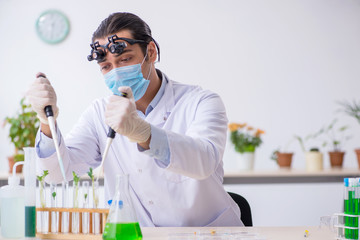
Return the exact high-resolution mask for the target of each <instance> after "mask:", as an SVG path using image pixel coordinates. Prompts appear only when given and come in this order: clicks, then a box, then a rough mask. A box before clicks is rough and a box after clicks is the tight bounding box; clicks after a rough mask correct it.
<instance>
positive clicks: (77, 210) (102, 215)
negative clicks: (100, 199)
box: [36, 208, 109, 240]
mask: <svg viewBox="0 0 360 240" xmlns="http://www.w3.org/2000/svg"><path fill="white" fill-rule="evenodd" d="M36 212H48V213H49V214H48V224H49V226H48V227H49V230H48V233H39V232H37V233H36V237H38V238H41V239H85V238H86V239H94V240H97V239H99V240H100V239H102V233H103V231H104V228H105V224H106V219H107V216H108V214H109V209H99V208H36ZM54 212H55V213H59V219H58V221H59V225H58V232H57V233H52V232H51V215H52V213H54ZM63 213H69V226H68V227H69V228H68V229H69V233H62V232H61V222H62V215H63ZM73 213H79V233H71V232H72V231H71V229H72V214H73ZM82 213H89V233H86V234H85V233H83V229H82ZM94 213H99V215H100V216H99V217H100V233H99V234H95V233H94V230H93V228H92V219H93V214H94Z"/></svg>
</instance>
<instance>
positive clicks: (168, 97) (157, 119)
mask: <svg viewBox="0 0 360 240" xmlns="http://www.w3.org/2000/svg"><path fill="white" fill-rule="evenodd" d="M163 81H167V84H166V86H165V91H164V95H163V96H162V97H161V99H160V101H159V103H158V104H157V105H156V106H155V108H154V109H153V110H152V111H151V112H150V113H149V114H148V115H147V116H146V118H145V120H146V121H147V122H148V123H150V124H152V125H154V126H156V127H160V128H161V127H163V126H164V123H165V122H166V120H167V118H168V116H169V115H170V113H171V110H172V109H173V107H174V105H175V100H174V89H173V85H172V81H170V80H169V79H168V77H167V76H166V75H165V74H163Z"/></svg>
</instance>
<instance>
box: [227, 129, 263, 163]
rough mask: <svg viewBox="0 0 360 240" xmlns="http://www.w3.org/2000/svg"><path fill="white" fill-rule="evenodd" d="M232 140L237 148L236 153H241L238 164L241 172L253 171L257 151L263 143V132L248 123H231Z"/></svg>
mask: <svg viewBox="0 0 360 240" xmlns="http://www.w3.org/2000/svg"><path fill="white" fill-rule="evenodd" d="M229 130H230V140H231V142H232V144H233V145H234V147H235V151H236V152H238V153H239V155H238V157H239V160H238V162H237V165H238V168H239V170H253V169H254V159H255V150H256V148H257V147H259V146H260V145H261V143H262V140H261V135H262V134H264V133H265V132H264V131H263V130H260V129H257V130H255V129H254V128H253V127H251V126H247V125H246V123H244V124H239V123H230V124H229Z"/></svg>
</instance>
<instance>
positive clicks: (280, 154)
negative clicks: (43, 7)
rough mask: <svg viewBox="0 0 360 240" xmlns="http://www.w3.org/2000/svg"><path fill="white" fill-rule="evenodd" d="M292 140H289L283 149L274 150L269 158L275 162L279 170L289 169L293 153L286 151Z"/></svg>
mask: <svg viewBox="0 0 360 240" xmlns="http://www.w3.org/2000/svg"><path fill="white" fill-rule="evenodd" d="M293 140H294V139H291V140H290V141H289V142H288V143H287V144H286V145H285V147H284V149H280V148H278V149H276V150H275V151H274V152H273V153H272V155H271V157H270V158H271V159H272V160H274V161H276V163H277V164H278V165H279V167H280V168H281V169H289V168H290V167H291V162H292V157H293V155H294V153H292V152H289V151H288V150H287V149H288V147H289V145H290V144H291V142H292V141H293Z"/></svg>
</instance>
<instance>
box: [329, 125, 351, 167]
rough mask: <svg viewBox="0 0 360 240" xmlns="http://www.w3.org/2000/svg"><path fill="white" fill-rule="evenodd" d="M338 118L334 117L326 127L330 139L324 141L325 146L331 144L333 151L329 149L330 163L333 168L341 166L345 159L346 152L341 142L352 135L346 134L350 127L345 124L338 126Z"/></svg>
mask: <svg viewBox="0 0 360 240" xmlns="http://www.w3.org/2000/svg"><path fill="white" fill-rule="evenodd" d="M337 122H338V120H337V119H334V120H333V121H332V122H331V124H330V125H329V126H327V127H326V128H325V129H324V133H325V134H326V136H327V137H328V138H329V140H326V141H324V143H323V146H324V147H325V146H327V145H329V143H330V144H331V151H329V157H330V165H331V167H332V168H341V167H342V165H343V161H344V155H345V152H344V151H342V146H341V144H342V143H344V142H345V141H346V140H349V139H350V138H351V137H350V136H347V135H345V133H346V130H347V129H348V128H349V127H348V126H346V125H344V126H341V127H336V123H337Z"/></svg>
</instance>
